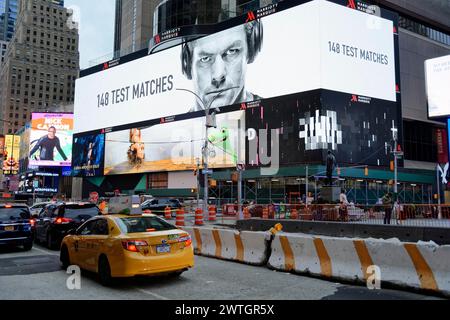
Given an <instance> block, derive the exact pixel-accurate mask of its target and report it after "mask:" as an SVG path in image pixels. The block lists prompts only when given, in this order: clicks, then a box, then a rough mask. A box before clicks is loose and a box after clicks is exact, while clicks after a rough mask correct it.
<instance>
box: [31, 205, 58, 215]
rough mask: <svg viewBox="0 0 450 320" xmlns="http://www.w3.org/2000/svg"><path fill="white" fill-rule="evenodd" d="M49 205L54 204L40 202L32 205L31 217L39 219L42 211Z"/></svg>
mask: <svg viewBox="0 0 450 320" xmlns="http://www.w3.org/2000/svg"><path fill="white" fill-rule="evenodd" d="M49 204H54V202H40V203H35V204H34V205H32V206H31V207H30V214H31V217H34V218H37V217H38V216H39V213H41V211H42V209H44V208H45V207H46V206H47V205H49Z"/></svg>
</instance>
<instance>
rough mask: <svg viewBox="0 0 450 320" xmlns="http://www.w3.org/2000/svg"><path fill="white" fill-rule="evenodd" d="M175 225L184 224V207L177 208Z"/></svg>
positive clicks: (180, 225)
mask: <svg viewBox="0 0 450 320" xmlns="http://www.w3.org/2000/svg"><path fill="white" fill-rule="evenodd" d="M175 225H176V226H177V227H183V226H184V209H183V208H179V209H178V210H177V217H176V220H175Z"/></svg>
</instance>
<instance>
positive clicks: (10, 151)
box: [3, 134, 20, 175]
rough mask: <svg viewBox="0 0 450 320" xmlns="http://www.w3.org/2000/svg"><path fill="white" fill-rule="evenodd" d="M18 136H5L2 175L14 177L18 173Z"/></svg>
mask: <svg viewBox="0 0 450 320" xmlns="http://www.w3.org/2000/svg"><path fill="white" fill-rule="evenodd" d="M19 158H20V136H18V135H12V134H7V135H6V136H5V152H4V161H3V174H4V175H15V174H17V173H18V172H19Z"/></svg>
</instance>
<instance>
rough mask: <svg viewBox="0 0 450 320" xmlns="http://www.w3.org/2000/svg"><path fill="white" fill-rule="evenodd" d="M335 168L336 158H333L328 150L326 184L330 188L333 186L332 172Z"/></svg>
mask: <svg viewBox="0 0 450 320" xmlns="http://www.w3.org/2000/svg"><path fill="white" fill-rule="evenodd" d="M335 167H336V158H335V157H334V155H333V153H331V151H330V150H328V156H327V184H328V185H329V186H331V185H332V184H333V179H332V178H333V170H334V168H335Z"/></svg>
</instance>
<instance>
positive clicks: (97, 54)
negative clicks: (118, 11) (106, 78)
mask: <svg viewBox="0 0 450 320" xmlns="http://www.w3.org/2000/svg"><path fill="white" fill-rule="evenodd" d="M64 5H65V7H66V8H72V9H74V12H75V14H74V18H75V19H76V20H78V21H80V30H79V33H80V47H79V50H80V68H81V69H85V68H88V67H90V66H91V64H92V63H93V64H94V65H95V64H98V63H101V62H104V61H106V60H109V59H110V57H111V56H112V52H113V50H114V49H113V47H114V15H115V1H114V0H95V1H93V0H65V2H64ZM106 56H107V57H106ZM102 58H103V59H102ZM93 61H96V62H97V63H95V62H93Z"/></svg>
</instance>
